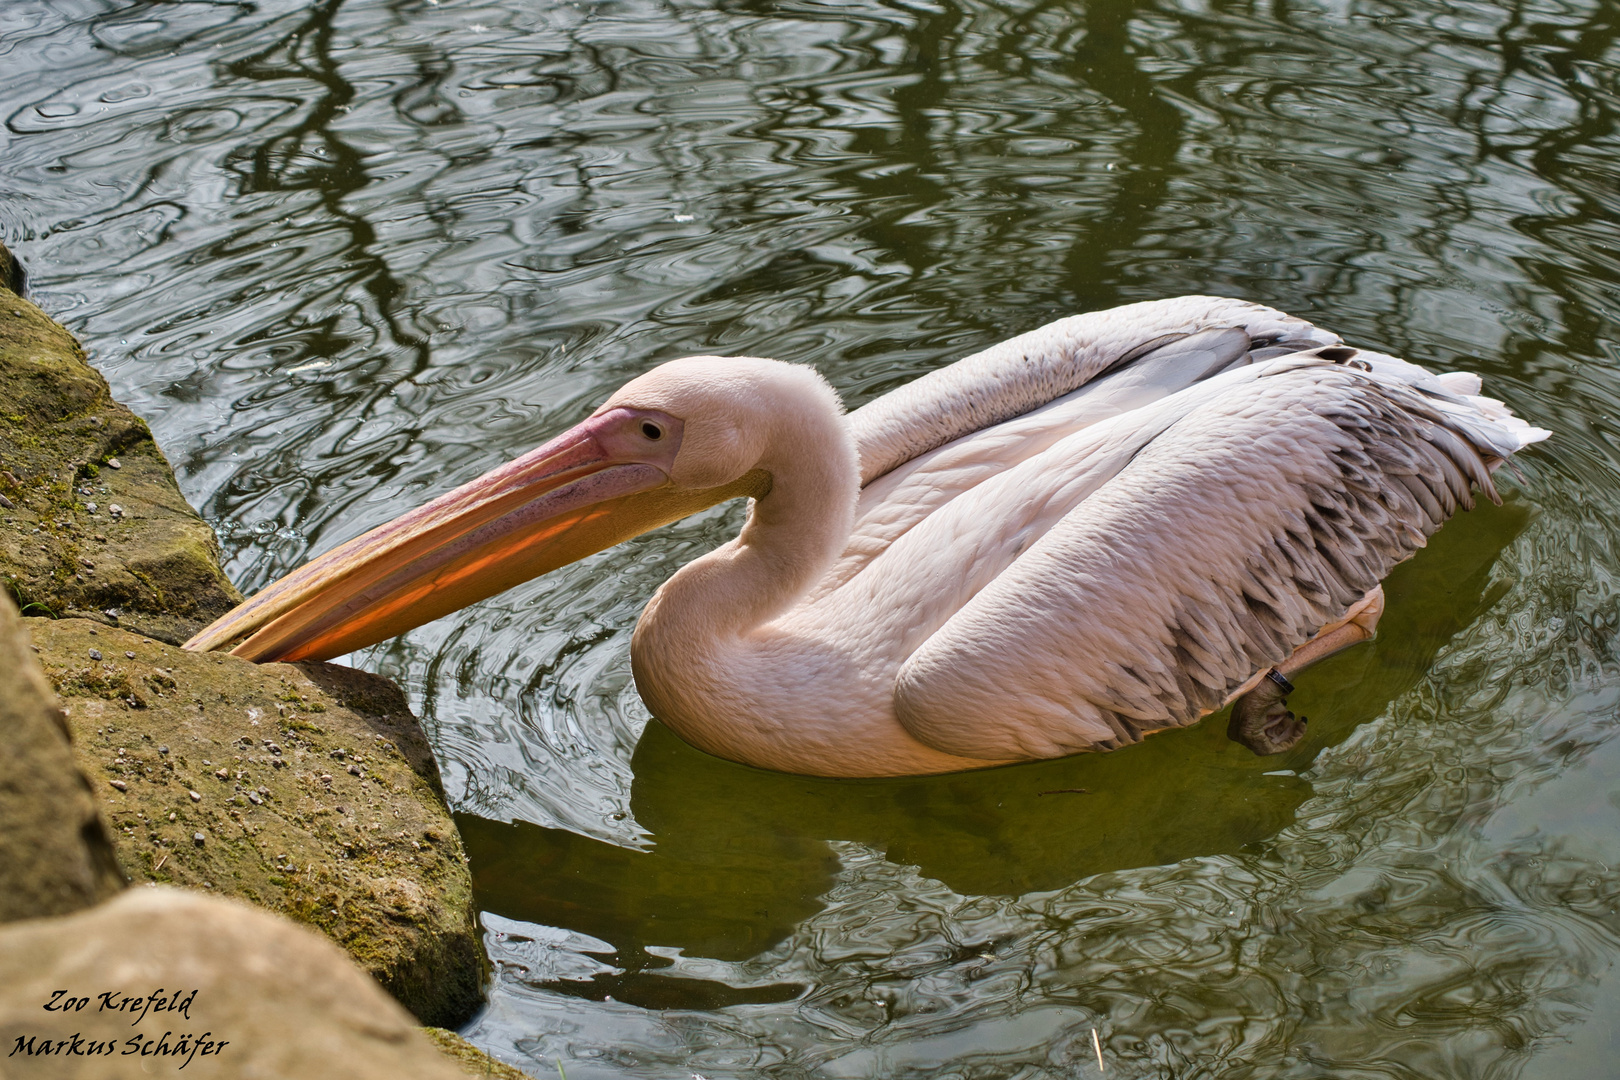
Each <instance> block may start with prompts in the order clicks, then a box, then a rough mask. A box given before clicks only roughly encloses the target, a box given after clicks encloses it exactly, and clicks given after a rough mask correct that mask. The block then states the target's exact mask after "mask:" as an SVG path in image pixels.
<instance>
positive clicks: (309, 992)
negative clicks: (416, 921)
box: [0, 888, 461, 1080]
mask: <svg viewBox="0 0 1620 1080" xmlns="http://www.w3.org/2000/svg"><path fill="white" fill-rule="evenodd" d="M103 994H107V995H109V996H108V997H107V998H106V999H103V998H102V997H101V995H103ZM149 995H154V996H157V1004H158V1005H162V1006H165V1008H162V1009H159V1008H157V1007H155V1006H151V1005H149V1001H150V998H149ZM135 997H140V998H142V999H143V1002H142V1006H138V1007H136V1008H135V1009H133V1010H130V1011H125V1010H123V1009H119V1008H118V1007H117V1006H118V1005H119V1004H121V1003H123V1001H124V999H126V998H135ZM69 998H73V999H79V1000H84V1001H85V1004H84V1005H83V1006H82V1007H78V1008H73V1007H71V1006H70V1007H67V1008H64V1007H63V1006H64V1005H65V1004H66V999H69ZM53 1003H54V1004H55V1006H56V1007H55V1008H51V1009H48V1008H47V1007H48V1006H50V1005H52V1004H53ZM107 1005H111V1006H113V1007H112V1008H107V1007H105V1006H107ZM182 1005H183V1006H184V1008H182V1007H181V1006H182ZM142 1007H146V1008H147V1011H145V1012H144V1013H143V1012H142V1011H141V1008H142ZM165 1035H166V1036H167V1037H166V1038H165ZM95 1044H101V1045H102V1046H108V1045H110V1046H111V1050H110V1051H104V1052H102V1053H99V1054H96V1055H94V1056H88V1055H87V1054H86V1051H87V1050H89V1049H90V1048H91V1047H92V1046H93V1045H95ZM0 1046H4V1047H5V1048H6V1050H7V1056H6V1057H5V1059H4V1060H5V1070H6V1075H7V1076H8V1077H16V1078H19V1080H22V1078H31V1077H40V1078H46V1077H49V1078H50V1080H70V1078H73V1080H113V1078H115V1077H119V1078H122V1077H126V1076H135V1075H142V1074H143V1073H147V1072H150V1073H152V1074H154V1075H165V1076H175V1075H179V1076H190V1077H202V1078H206V1077H249V1076H264V1077H272V1076H274V1077H300V1078H311V1080H316V1078H332V1080H372V1078H375V1080H395V1078H401V1080H459V1077H460V1075H461V1074H460V1073H459V1072H458V1071H457V1069H456V1066H455V1065H454V1064H452V1063H451V1062H450V1061H447V1060H445V1058H444V1057H443V1056H441V1054H440V1053H439V1052H438V1051H436V1050H435V1049H434V1047H433V1046H432V1044H430V1043H429V1042H428V1040H427V1039H425V1038H423V1037H422V1035H421V1033H420V1032H419V1031H417V1030H415V1029H414V1028H413V1022H412V1020H411V1018H410V1017H409V1016H408V1015H407V1014H406V1013H405V1011H404V1010H403V1009H401V1008H400V1007H399V1006H398V1005H397V1004H395V1003H394V1002H392V1001H390V1000H389V999H388V996H387V995H386V994H384V993H383V992H382V991H381V990H379V989H378V988H377V986H376V984H375V983H373V982H372V981H371V980H370V979H368V978H366V976H365V975H364V974H363V973H362V972H361V971H360V970H359V969H357V968H356V967H354V965H353V964H351V963H349V962H348V960H347V959H346V958H345V957H344V956H343V954H342V953H341V952H339V951H338V950H337V949H336V948H334V947H333V946H332V945H331V944H330V943H329V942H327V941H324V940H322V939H321V938H320V936H319V935H316V934H313V933H310V932H309V931H308V930H305V929H303V928H301V927H298V926H294V925H293V924H291V923H289V922H287V921H286V920H284V919H280V918H277V917H276V916H274V915H270V914H268V913H266V912H263V911H258V910H255V909H254V908H251V907H249V906H247V905H245V904H240V903H234V902H231V901H228V900H223V899H217V898H214V897H209V896H201V895H197V894H195V893H190V892H186V891H183V890H179V889H163V888H151V889H148V888H141V889H131V890H129V891H128V892H126V893H125V894H124V895H122V896H120V897H118V898H117V899H115V900H113V901H111V902H109V903H106V904H103V905H101V906H99V907H95V908H92V909H90V910H88V911H84V912H81V913H79V914H75V915H69V916H65V917H62V918H55V919H36V920H29V921H26V922H20V923H14V924H12V925H10V926H7V927H5V928H4V929H0ZM19 1046H20V1050H19V1049H18V1048H19ZM182 1046H184V1049H181V1048H182ZM46 1047H49V1050H46V1049H45V1048H46ZM132 1048H133V1051H132ZM164 1050H167V1051H169V1052H168V1053H163V1052H162V1051H164ZM74 1051H77V1054H75V1053H74ZM149 1051H150V1053H148V1052H149ZM182 1066H183V1067H184V1068H185V1072H180V1071H179V1070H180V1068H181V1067H182Z"/></svg>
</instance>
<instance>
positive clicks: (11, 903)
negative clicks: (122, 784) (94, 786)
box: [0, 592, 124, 922]
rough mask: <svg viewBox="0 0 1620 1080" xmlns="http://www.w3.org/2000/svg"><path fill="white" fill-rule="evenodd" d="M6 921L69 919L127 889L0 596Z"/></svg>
mask: <svg viewBox="0 0 1620 1080" xmlns="http://www.w3.org/2000/svg"><path fill="white" fill-rule="evenodd" d="M0 740H3V741H4V752H3V753H0V922H11V921H12V920H14V919H28V918H34V917H37V916H43V915H65V914H67V913H68V912H70V911H78V910H79V909H80V908H84V907H89V906H90V905H91V904H95V903H97V902H99V901H101V900H105V899H107V898H108V897H110V896H113V895H115V894H117V892H118V891H119V890H120V889H122V888H123V887H124V875H123V872H122V871H121V870H119V868H118V860H117V858H116V856H115V855H114V854H113V846H112V841H111V840H109V839H108V837H107V830H106V827H105V826H104V825H103V824H102V821H101V818H100V817H99V816H97V814H96V803H95V800H94V799H93V798H92V796H91V792H90V782H89V781H88V780H86V779H85V776H84V774H83V773H82V772H80V771H79V767H78V766H77V765H76V764H74V760H73V748H72V746H71V745H70V744H69V736H68V727H67V721H66V719H65V718H64V717H63V716H62V711H61V709H60V708H59V707H58V706H57V703H56V697H55V695H54V694H52V693H51V688H50V684H49V683H47V682H46V681H45V675H44V673H43V672H41V671H40V669H39V664H38V662H37V661H36V660H35V659H34V653H33V650H32V649H30V648H29V646H28V635H27V634H26V633H25V632H24V631H23V629H22V626H21V620H20V619H18V618H17V609H16V608H15V607H13V606H12V604H11V601H10V600H9V599H7V598H6V595H5V594H4V593H3V592H0Z"/></svg>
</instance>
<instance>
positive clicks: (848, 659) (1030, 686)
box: [187, 296, 1549, 776]
mask: <svg viewBox="0 0 1620 1080" xmlns="http://www.w3.org/2000/svg"><path fill="white" fill-rule="evenodd" d="M1478 391H1479V379H1478V377H1476V376H1474V375H1470V374H1467V373H1464V372H1453V373H1449V374H1444V375H1431V374H1429V373H1428V372H1426V371H1424V370H1423V369H1422V368H1419V367H1416V366H1414V365H1412V364H1408V363H1406V362H1405V361H1402V360H1397V359H1395V358H1393V357H1388V356H1383V355H1381V354H1377V353H1371V352H1366V351H1362V350H1357V349H1353V348H1350V347H1347V346H1344V345H1342V344H1341V343H1340V341H1339V339H1338V338H1337V337H1336V336H1335V335H1332V334H1329V333H1327V332H1325V331H1322V330H1319V329H1317V328H1315V327H1313V326H1311V325H1310V324H1309V323H1306V322H1304V321H1302V320H1300V319H1296V318H1292V317H1290V316H1287V315H1284V314H1283V313H1281V312H1279V311H1275V310H1273V309H1271V308H1266V307H1261V306H1259V305H1256V304H1250V303H1245V302H1242V301H1237V300H1230V299H1222V298H1216V297H1201V296H1199V297H1182V298H1180V299H1174V300H1163V301H1155V302H1149V303H1141V304H1132V305H1129V306H1127V307H1120V308H1115V309H1113V310H1110V311H1104V312H1098V313H1093V314H1089V315H1079V316H1075V317H1073V318H1068V319H1063V320H1061V321H1059V322H1055V323H1052V324H1050V325H1048V326H1046V327H1043V328H1042V329H1039V330H1036V331H1033V332H1031V333H1028V334H1024V335H1022V336H1020V337H1016V338H1013V339H1012V340H1010V341H1007V342H1004V343H1002V344H1000V345H997V346H995V347H993V348H990V349H987V350H985V351H984V352H981V353H978V354H977V355H974V356H970V357H968V358H966V359H964V360H961V361H958V362H957V363H955V364H952V365H950V366H948V367H945V368H942V369H940V370H938V371H935V372H932V373H931V374H929V375H926V376H924V377H923V378H921V379H918V380H917V381H915V382H913V383H911V384H909V385H907V386H904V387H902V388H900V389H899V390H896V391H894V392H893V393H890V394H887V395H885V396H884V397H882V398H879V399H878V400H876V401H874V402H872V403H871V404H869V405H867V406H865V407H864V408H861V409H859V410H857V411H855V412H853V413H850V414H848V415H845V413H844V411H843V407H842V405H841V403H840V401H839V399H838V396H837V394H836V393H835V392H834V391H833V390H832V388H831V387H830V386H828V385H827V383H826V382H825V380H823V379H822V378H821V376H820V375H818V374H817V373H816V372H815V371H814V370H812V369H810V368H808V367H802V366H796V365H792V364H785V363H781V362H778V361H775V360H761V359H753V358H732V359H723V358H720V357H713V356H699V357H689V358H687V359H683V360H675V361H672V362H670V363H667V364H664V365H662V366H660V367H657V368H654V369H653V370H652V371H649V372H648V373H646V374H645V375H642V376H640V377H639V378H636V379H634V380H632V381H631V382H629V383H628V384H626V385H625V386H624V387H623V388H622V389H620V390H619V391H618V392H617V393H615V394H614V395H613V396H612V397H610V398H609V399H608V400H607V401H606V402H605V403H604V404H603V405H602V407H601V408H599V409H598V410H597V411H596V412H595V413H594V414H593V415H592V416H591V417H590V418H589V419H588V420H586V421H584V422H583V423H581V424H579V425H578V426H577V427H574V428H573V429H571V430H569V431H567V432H565V433H564V434H562V435H560V436H558V437H557V438H555V439H553V440H552V441H550V442H548V443H546V444H545V445H544V446H542V447H540V448H539V449H537V450H534V451H532V452H530V453H529V454H526V455H524V456H523V457H521V458H518V459H517V460H515V461H513V462H510V463H509V464H507V465H504V466H502V467H500V468H498V469H495V470H493V471H491V472H489V473H487V474H485V475H484V476H482V477H479V478H478V479H477V480H474V481H472V482H470V483H468V484H465V485H463V486H461V487H459V488H457V489H456V490H454V491H452V492H450V493H448V494H446V495H443V496H440V497H439V498H437V499H435V500H434V501H432V502H430V503H428V504H427V505H425V506H422V507H420V508H418V509H416V510H413V511H411V512H410V513H407V514H405V515H403V516H401V517H400V518H398V519H396V520H394V521H392V522H390V523H389V524H386V525H383V526H380V527H378V528H376V529H373V530H372V531H370V532H368V533H366V534H365V535H363V536H360V537H358V538H356V539H354V540H350V541H349V542H348V543H345V544H343V545H342V546H340V547H338V548H336V549H334V550H332V551H329V552H327V553H326V554H324V555H322V556H320V557H319V558H317V559H315V560H313V561H312V562H310V563H308V564H307V565H305V566H304V567H302V568H301V569H299V570H297V571H294V572H293V573H291V574H289V575H287V576H286V577H284V578H282V579H281V580H280V581H278V582H276V583H275V584H273V585H271V586H269V587H268V588H266V589H264V590H263V591H261V592H260V593H258V594H257V595H256V596H254V597H253V598H252V599H251V600H249V601H247V602H246V603H244V604H243V605H242V606H241V607H239V608H237V609H236V610H235V611H233V612H231V613H230V614H228V615H226V616H225V617H224V618H222V619H220V620H219V621H218V622H216V623H215V624H214V625H212V626H210V627H209V628H207V629H206V630H204V631H203V632H202V633H200V634H198V635H197V636H196V637H195V638H193V639H192V640H191V641H190V642H188V643H187V647H188V648H192V649H217V648H222V647H226V646H230V645H232V644H233V643H234V644H235V648H234V649H233V651H234V652H235V653H236V654H237V655H239V656H243V657H246V658H248V659H251V660H255V661H267V660H300V659H325V658H329V657H333V656H338V655H341V654H343V653H347V652H349V651H351V650H353V649H357V648H360V647H362V646H365V645H369V644H372V643H374V642H377V641H381V640H383V639H385V638H388V637H391V636H393V635H395V634H399V633H402V632H404V631H405V630H408V629H410V628H411V627H414V626H417V625H420V624H421V623H424V622H427V621H428V620H430V619H434V618H437V617H439V616H441V615H444V614H447V613H449V612H451V611H455V610H457V609H458V608H461V607H464V606H466V605H467V604H470V603H473V602H474V601H476V600H480V599H483V598H484V597H487V596H491V595H494V594H495V593H497V592H499V591H501V590H503V589H507V588H510V587H511V586H513V585H516V584H518V583H519V582H522V581H526V580H528V579H529V578H531V577H534V576H536V575H538V574H542V573H545V572H547V571H549V570H552V569H555V568H557V567H559V566H562V565H564V564H566V563H569V562H573V561H574V560H576V559H579V558H582V557H583V556H585V555H587V554H590V553H592V552H595V551H600V550H602V549H603V548H606V547H609V546H611V545H613V544H615V543H618V542H620V541H621V540H624V539H627V538H629V537H631V536H634V535H636V534H638V533H642V532H645V531H647V530H649V529H653V528H656V527H657V526H659V525H663V524H665V523H667V522H670V521H674V520H676V519H678V518H681V517H683V516H685V515H687V514H690V513H693V512H695V511H697V510H699V509H702V508H704V507H708V506H712V505H714V504H716V503H718V502H721V501H723V500H727V499H733V498H738V497H741V496H749V497H751V498H752V500H753V501H752V503H751V505H750V509H749V513H748V519H747V522H746V524H745V525H744V526H743V529H742V532H741V533H740V534H739V535H738V536H737V538H736V539H735V540H732V541H731V542H729V543H727V544H724V545H722V546H721V547H720V548H718V549H717V550H715V551H712V552H710V553H709V554H707V555H704V556H702V557H701V558H699V559H696V560H694V561H693V562H692V563H690V564H688V565H687V566H684V567H682V568H681V569H680V570H679V571H678V572H676V573H675V574H674V575H673V576H672V577H671V578H670V579H669V580H668V581H666V582H665V583H664V584H663V586H661V587H660V588H659V589H658V591H657V592H656V593H655V594H654V595H653V598H652V600H651V602H650V603H649V604H648V605H647V609H646V611H645V612H644V613H643V614H642V616H641V620H640V622H639V623H638V624H637V625H636V630H635V634H634V637H633V639H632V644H631V658H632V666H633V669H634V672H635V679H636V686H637V689H638V690H639V691H640V693H641V696H642V697H643V698H644V699H645V701H646V702H647V704H648V706H649V707H650V708H651V709H652V711H653V713H654V714H655V715H656V716H658V717H659V718H660V719H661V720H663V722H664V723H666V724H668V725H669V726H670V727H671V728H673V729H674V730H675V731H676V732H677V733H678V734H680V735H681V736H682V737H683V738H685V739H686V740H687V741H689V742H691V743H693V744H694V745H696V746H697V747H699V748H700V749H702V750H705V751H708V752H709V753H712V754H716V755H719V756H721V757H725V758H729V759H732V760H734V761H740V762H745V763H747V764H751V765H757V766H761V767H764V768H768V769H778V770H783V771H788V772H796V773H810V774H816V775H821V776H897V775H909V774H922V773H937V772H948V771H953V770H958V769H969V768H980V767H984V766H988V765H996V764H1003V763H1007V762H1013V761H1023V760H1030V759H1036V758H1049V757H1058V756H1061V755H1065V754H1072V753H1076V752H1078V751H1084V750H1104V749H1112V748H1115V747H1118V746H1121V745H1123V744H1127V743H1134V742H1137V741H1139V740H1140V739H1141V738H1142V736H1143V735H1145V734H1148V733H1150V732H1153V731H1156V730H1160V729H1163V728H1171V727H1180V726H1185V725H1187V724H1191V723H1193V722H1195V721H1196V720H1197V719H1198V718H1199V717H1200V716H1202V715H1205V714H1207V713H1209V712H1211V711H1213V710H1215V709H1217V708H1219V707H1220V706H1221V705H1222V704H1223V703H1224V702H1226V701H1229V700H1231V699H1233V698H1234V697H1237V696H1239V695H1240V694H1241V695H1243V700H1242V701H1240V702H1239V703H1238V705H1237V706H1235V707H1234V718H1233V721H1232V735H1233V737H1234V738H1236V739H1238V740H1239V741H1240V742H1244V743H1245V744H1246V745H1249V746H1250V747H1251V748H1252V749H1254V750H1256V752H1262V753H1266V752H1275V751H1277V750H1281V749H1286V748H1287V747H1289V746H1292V745H1293V744H1294V743H1295V742H1297V741H1298V739H1299V738H1300V737H1301V735H1302V734H1303V724H1302V722H1301V721H1296V720H1295V718H1294V716H1293V714H1292V713H1290V712H1287V711H1286V709H1285V708H1284V705H1285V702H1284V694H1285V693H1286V691H1287V690H1288V689H1291V687H1289V684H1288V681H1287V675H1289V674H1291V673H1292V672H1295V671H1297V670H1298V669H1299V668H1300V667H1302V666H1304V665H1305V664H1307V663H1309V662H1311V661H1312V660H1315V659H1317V658H1319V657H1321V656H1323V655H1326V654H1327V653H1330V652H1333V651H1336V650H1337V649H1340V648H1343V647H1345V646H1346V645H1349V644H1353V643H1354V642H1356V641H1360V640H1365V639H1366V638H1367V637H1369V636H1370V635H1371V632H1372V630H1373V627H1374V625H1375V624H1376V621H1377V617H1378V614H1379V612H1380V611H1381V610H1382V592H1381V590H1380V589H1379V585H1378V583H1379V581H1380V580H1381V579H1382V578H1383V577H1384V575H1385V574H1386V573H1388V571H1389V569H1390V567H1392V566H1393V565H1394V564H1395V563H1397V562H1399V561H1401V560H1402V559H1405V558H1406V557H1408V556H1409V555H1411V554H1412V552H1413V551H1415V550H1416V549H1417V548H1419V547H1421V546H1422V545H1423V544H1424V542H1425V540H1426V538H1427V537H1428V536H1429V535H1430V534H1431V533H1433V532H1434V530H1436V529H1438V528H1439V527H1440V525H1441V523H1442V522H1444V521H1445V520H1446V518H1448V517H1449V516H1451V514H1452V513H1453V512H1454V511H1455V510H1456V508H1457V507H1458V506H1462V507H1465V508H1466V507H1470V506H1472V494H1471V489H1472V486H1474V485H1477V486H1478V487H1479V488H1481V489H1482V490H1483V491H1484V492H1485V493H1486V494H1487V495H1488V496H1489V497H1490V498H1491V499H1493V500H1496V499H1497V495H1496V492H1495V490H1494V488H1493V487H1492V485H1491V478H1490V473H1491V470H1492V469H1493V468H1494V466H1496V465H1498V464H1500V463H1501V462H1502V461H1503V460H1505V459H1506V458H1507V457H1508V456H1509V455H1511V454H1512V453H1513V452H1515V451H1517V450H1519V449H1521V448H1522V447H1524V446H1527V445H1529V444H1530V443H1533V442H1537V441H1539V440H1541V439H1544V438H1546V437H1547V435H1548V434H1549V433H1548V432H1546V431H1543V430H1540V429H1538V428H1533V427H1530V426H1529V425H1527V424H1526V423H1524V422H1523V421H1522V420H1519V419H1516V418H1515V417H1513V416H1512V415H1511V414H1510V413H1509V412H1508V410H1507V409H1506V408H1505V407H1503V406H1502V405H1501V403H1499V402H1496V401H1492V400H1490V399H1487V398H1482V397H1478V396H1476V395H1477V394H1478Z"/></svg>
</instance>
